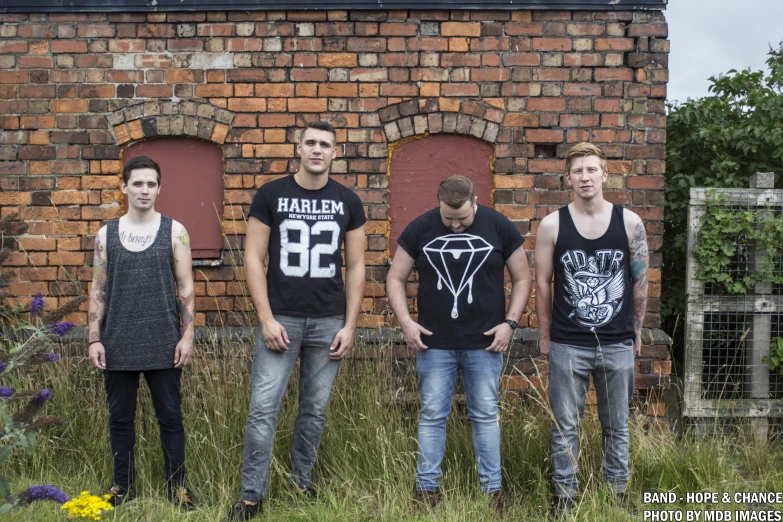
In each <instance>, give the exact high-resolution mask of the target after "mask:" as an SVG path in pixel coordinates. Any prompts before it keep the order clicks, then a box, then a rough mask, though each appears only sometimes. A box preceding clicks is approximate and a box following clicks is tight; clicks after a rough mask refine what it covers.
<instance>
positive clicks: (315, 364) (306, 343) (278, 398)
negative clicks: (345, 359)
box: [240, 315, 345, 502]
mask: <svg viewBox="0 0 783 522" xmlns="http://www.w3.org/2000/svg"><path fill="white" fill-rule="evenodd" d="M275 319H276V320H277V321H278V322H279V323H280V324H281V325H283V327H284V328H285V329H286V332H287V333H288V339H289V341H290V344H289V345H288V351H285V352H275V351H272V350H269V349H268V348H267V347H266V344H265V343H264V338H263V336H262V335H261V332H260V329H259V331H258V332H257V333H256V346H255V357H254V359H253V377H252V383H251V394H250V411H249V413H248V416H247V425H246V427H245V450H244V456H243V461H242V493H241V494H240V498H241V499H242V500H248V501H250V502H258V501H259V500H263V499H264V498H265V497H266V489H267V485H268V484H269V464H270V462H271V460H272V446H273V443H274V440H275V427H276V426H277V416H278V413H279V412H280V404H281V402H282V400H283V395H285V390H286V387H287V386H288V378H289V377H290V375H291V370H292V369H293V368H294V364H295V363H296V360H297V359H298V358H300V357H301V362H300V365H299V412H298V413H297V415H296V422H295V423H294V435H293V440H292V441H291V453H290V458H291V481H292V482H293V483H294V484H296V485H297V486H299V487H302V488H307V487H310V474H311V472H312V469H313V465H314V464H315V457H316V453H317V452H318V445H319V444H320V443H321V433H322V432H323V429H324V423H325V422H326V404H327V402H328V401H329V395H330V394H331V391H332V384H334V380H335V378H336V377H337V371H338V370H339V369H340V361H333V360H331V359H329V346H331V344H332V341H333V340H334V336H335V335H337V332H339V331H340V330H341V329H342V328H343V326H344V325H345V316H343V315H338V316H332V317H317V318H307V317H292V316H283V315H280V316H275Z"/></svg>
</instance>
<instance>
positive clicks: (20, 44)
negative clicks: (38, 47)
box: [0, 40, 27, 54]
mask: <svg viewBox="0 0 783 522" xmlns="http://www.w3.org/2000/svg"><path fill="white" fill-rule="evenodd" d="M26 52H27V42H26V41H24V40H6V41H0V54H11V53H26Z"/></svg>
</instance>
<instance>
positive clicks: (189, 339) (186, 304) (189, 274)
mask: <svg viewBox="0 0 783 522" xmlns="http://www.w3.org/2000/svg"><path fill="white" fill-rule="evenodd" d="M172 249H173V253H174V277H175V278H176V280H177V305H178V307H179V317H180V320H181V321H182V338H181V339H180V340H179V342H178V343H177V348H176V350H175V351H174V368H182V367H184V366H187V365H188V364H190V360H191V359H192V358H193V340H194V338H195V324H194V323H193V319H194V317H195V315H196V299H195V296H194V293H195V289H194V285H193V266H192V265H193V261H192V258H191V255H190V237H189V236H188V231H187V230H185V227H184V226H182V224H181V223H178V222H176V221H175V222H174V223H173V224H172Z"/></svg>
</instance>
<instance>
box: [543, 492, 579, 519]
mask: <svg viewBox="0 0 783 522" xmlns="http://www.w3.org/2000/svg"><path fill="white" fill-rule="evenodd" d="M573 508H574V499H573V498H571V497H557V496H556V497H554V498H552V508H551V509H550V510H549V520H560V518H561V517H562V516H563V515H564V514H566V512H568V511H569V510H571V509H573Z"/></svg>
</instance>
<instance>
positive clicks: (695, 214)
mask: <svg viewBox="0 0 783 522" xmlns="http://www.w3.org/2000/svg"><path fill="white" fill-rule="evenodd" d="M690 196H691V197H690V206H689V213H688V219H689V227H688V261H687V262H688V271H687V288H688V308H687V309H688V311H687V320H686V340H687V345H686V349H685V361H684V362H685V382H684V415H685V416H686V417H697V418H699V417H700V418H721V417H751V418H758V419H762V418H765V417H767V418H768V417H773V416H780V415H781V413H783V375H781V374H780V373H779V371H780V370H774V371H771V370H770V367H769V364H768V362H769V361H768V357H769V356H770V346H771V345H772V343H773V342H775V340H776V338H779V337H783V321H781V315H783V285H781V284H780V283H779V282H774V281H781V280H783V262H781V256H780V255H779V252H778V250H777V248H770V246H769V245H770V243H769V242H768V240H769V239H770V238H772V237H773V236H771V235H770V234H779V232H780V231H778V232H775V231H773V230H771V229H769V224H770V223H780V220H781V217H783V216H782V214H783V190H774V189H771V188H770V189H703V188H692V189H691V195H690ZM708 213H709V216H708ZM716 219H717V221H716ZM721 220H722V221H721ZM732 220H734V221H732ZM735 221H736V223H735ZM716 223H717V224H718V225H726V226H725V227H724V226H720V229H721V230H722V231H723V230H727V231H728V232H726V233H725V235H724V237H723V238H722V240H723V241H724V243H725V246H724V247H722V249H721V250H720V251H719V256H720V257H721V258H722V259H723V263H722V264H721V263H714V262H713V261H714V260H713V259H709V258H707V259H705V258H704V251H703V249H702V250H701V251H700V246H701V245H702V244H703V241H704V238H705V236H707V234H705V233H703V232H706V231H707V228H703V227H714V226H715V225H716ZM742 223H744V226H743V224H742ZM774 237H778V236H774ZM781 249H783V245H781ZM697 253H699V255H697ZM716 257H718V255H716ZM699 259H701V262H700V261H699ZM707 265H710V266H711V268H712V270H713V273H712V274H710V276H711V277H707V276H705V266H707ZM715 266H719V268H718V269H715ZM773 355H774V350H773ZM764 422H766V419H764Z"/></svg>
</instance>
